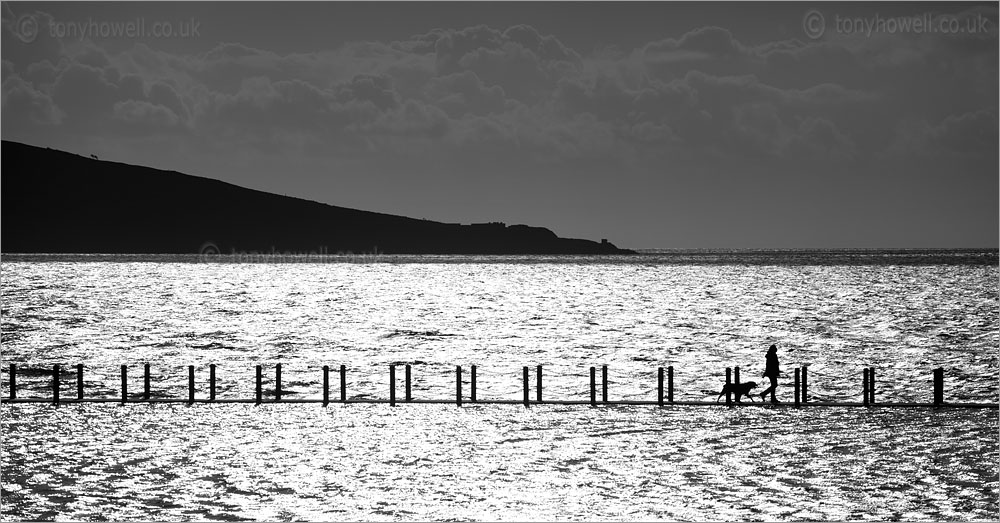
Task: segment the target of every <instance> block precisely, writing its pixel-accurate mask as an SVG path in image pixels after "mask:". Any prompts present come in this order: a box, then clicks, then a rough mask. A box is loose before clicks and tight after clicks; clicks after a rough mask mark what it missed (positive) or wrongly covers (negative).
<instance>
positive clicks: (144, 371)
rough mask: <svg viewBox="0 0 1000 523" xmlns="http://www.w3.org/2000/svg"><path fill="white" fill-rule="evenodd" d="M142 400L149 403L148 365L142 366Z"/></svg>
mask: <svg viewBox="0 0 1000 523" xmlns="http://www.w3.org/2000/svg"><path fill="white" fill-rule="evenodd" d="M142 399H143V400H145V401H149V363H146V364H144V365H143V366H142Z"/></svg>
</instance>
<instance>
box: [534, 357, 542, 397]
mask: <svg viewBox="0 0 1000 523" xmlns="http://www.w3.org/2000/svg"><path fill="white" fill-rule="evenodd" d="M536 376H537V377H536V380H535V382H536V384H535V396H536V397H537V398H538V399H537V400H536V401H538V403H541V402H542V366H541V365H539V366H538V367H537V371H536Z"/></svg>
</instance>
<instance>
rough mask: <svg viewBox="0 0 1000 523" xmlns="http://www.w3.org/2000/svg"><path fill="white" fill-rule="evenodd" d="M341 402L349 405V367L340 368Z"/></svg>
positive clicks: (342, 366)
mask: <svg viewBox="0 0 1000 523" xmlns="http://www.w3.org/2000/svg"><path fill="white" fill-rule="evenodd" d="M340 402H341V403H347V365H341V366H340Z"/></svg>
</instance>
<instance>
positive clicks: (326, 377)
mask: <svg viewBox="0 0 1000 523" xmlns="http://www.w3.org/2000/svg"><path fill="white" fill-rule="evenodd" d="M329 404H330V366H329V365H323V406H324V407H325V406H327V405H329Z"/></svg>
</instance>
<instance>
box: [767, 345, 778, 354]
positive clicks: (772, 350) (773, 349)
mask: <svg viewBox="0 0 1000 523" xmlns="http://www.w3.org/2000/svg"><path fill="white" fill-rule="evenodd" d="M767 352H778V347H777V346H776V345H771V348H770V349H767Z"/></svg>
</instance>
